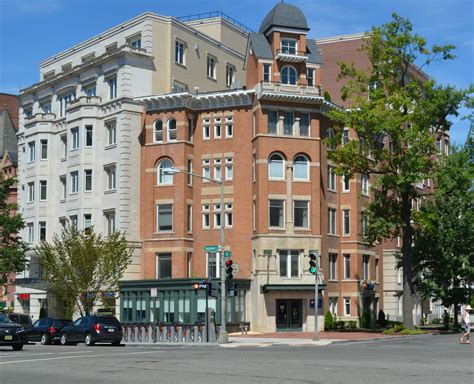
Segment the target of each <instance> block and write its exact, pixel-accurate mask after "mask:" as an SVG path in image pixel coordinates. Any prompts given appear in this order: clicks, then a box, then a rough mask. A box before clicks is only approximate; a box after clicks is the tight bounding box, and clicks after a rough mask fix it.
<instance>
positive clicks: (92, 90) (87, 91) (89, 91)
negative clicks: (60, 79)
mask: <svg viewBox="0 0 474 384" xmlns="http://www.w3.org/2000/svg"><path fill="white" fill-rule="evenodd" d="M84 93H85V94H86V96H89V97H93V96H96V93H97V89H96V86H95V85H91V86H89V87H86V88H85V89H84Z"/></svg>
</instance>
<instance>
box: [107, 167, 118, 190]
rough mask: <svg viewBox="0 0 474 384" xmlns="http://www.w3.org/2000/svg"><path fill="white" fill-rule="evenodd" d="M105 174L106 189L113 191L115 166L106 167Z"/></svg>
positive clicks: (114, 186)
mask: <svg viewBox="0 0 474 384" xmlns="http://www.w3.org/2000/svg"><path fill="white" fill-rule="evenodd" d="M105 174H106V176H107V191H114V190H115V188H116V177H115V176H116V167H115V166H112V167H106V168H105Z"/></svg>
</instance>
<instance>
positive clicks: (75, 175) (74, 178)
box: [70, 171, 79, 195]
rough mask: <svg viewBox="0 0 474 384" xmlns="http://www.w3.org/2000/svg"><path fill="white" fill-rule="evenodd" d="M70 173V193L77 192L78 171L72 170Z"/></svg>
mask: <svg viewBox="0 0 474 384" xmlns="http://www.w3.org/2000/svg"><path fill="white" fill-rule="evenodd" d="M70 175H71V193H70V194H71V195H74V194H77V193H79V171H72V172H71V173H70Z"/></svg>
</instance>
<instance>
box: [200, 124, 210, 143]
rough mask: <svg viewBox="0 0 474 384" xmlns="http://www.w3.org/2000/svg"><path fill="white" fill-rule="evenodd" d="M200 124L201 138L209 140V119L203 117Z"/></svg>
mask: <svg viewBox="0 0 474 384" xmlns="http://www.w3.org/2000/svg"><path fill="white" fill-rule="evenodd" d="M202 124H203V125H202V138H203V140H209V139H210V138H211V126H210V125H211V120H210V119H204V120H203V123H202Z"/></svg>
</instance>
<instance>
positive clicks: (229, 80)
mask: <svg viewBox="0 0 474 384" xmlns="http://www.w3.org/2000/svg"><path fill="white" fill-rule="evenodd" d="M234 80H235V66H233V65H232V64H229V63H227V64H226V66H225V85H226V86H227V87H231V86H232V84H233V83H234Z"/></svg>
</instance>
